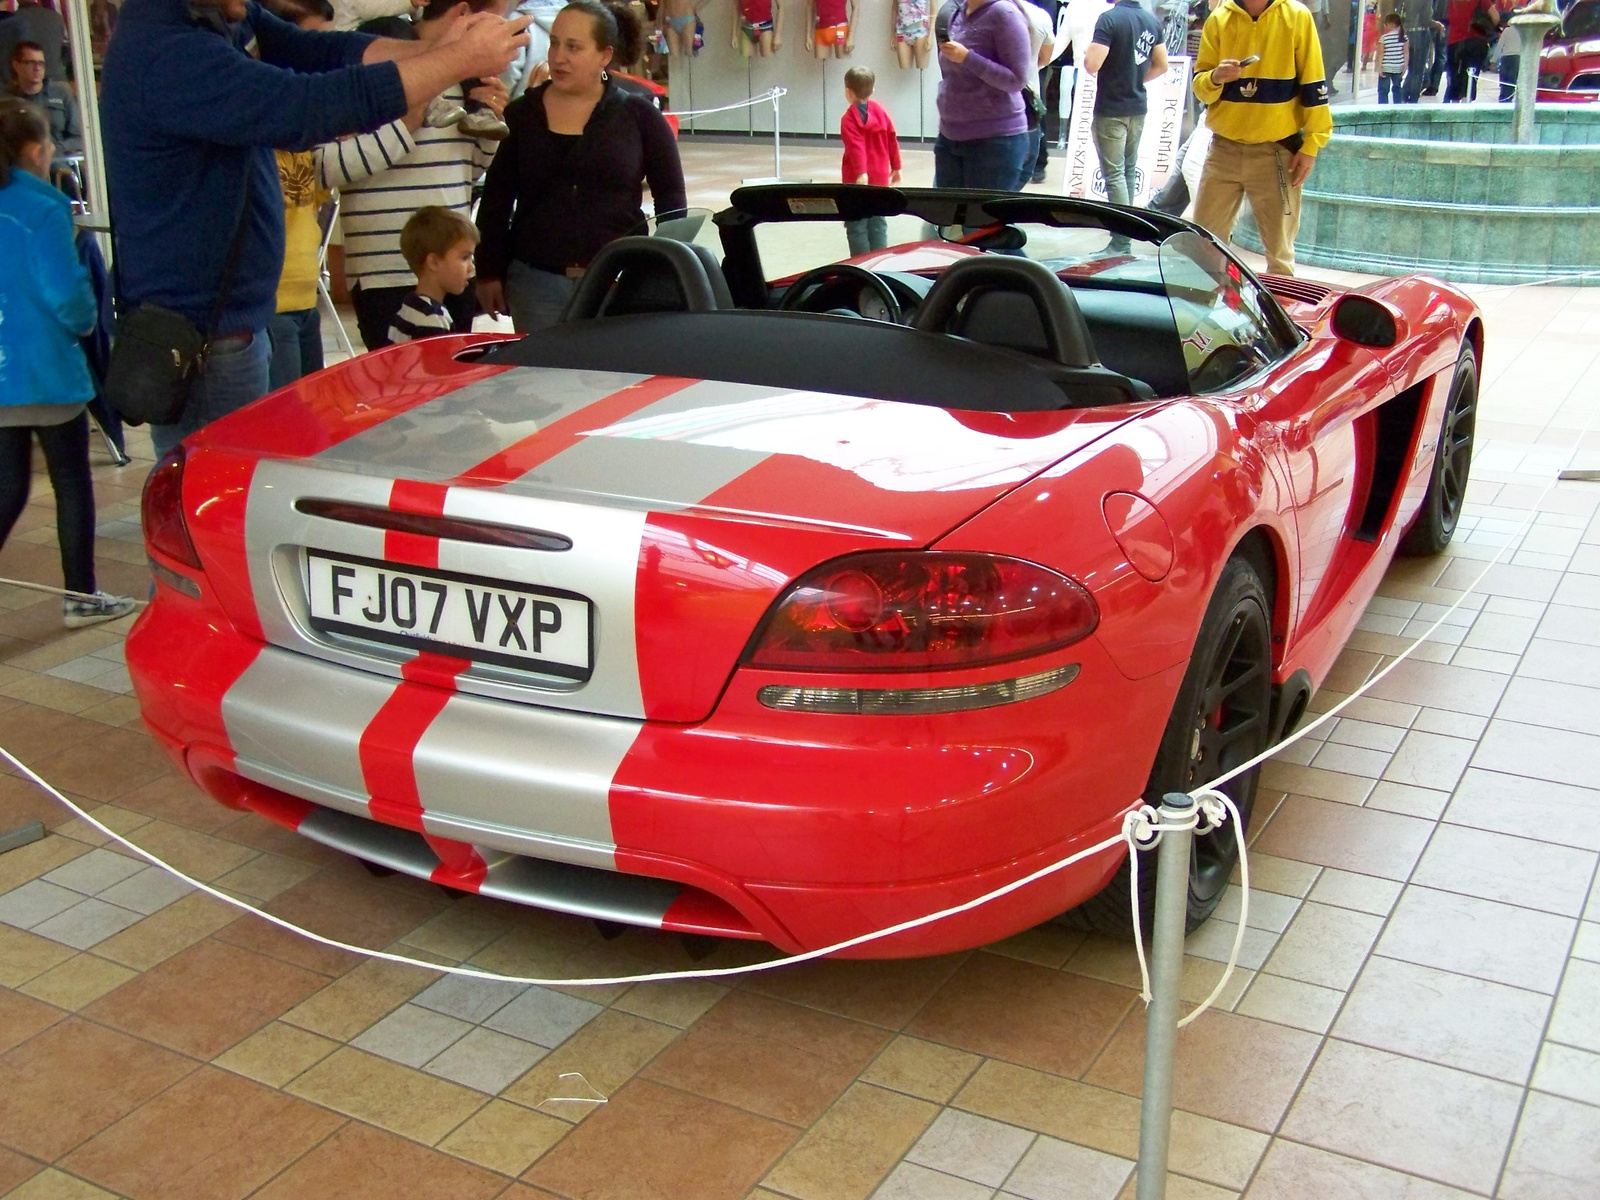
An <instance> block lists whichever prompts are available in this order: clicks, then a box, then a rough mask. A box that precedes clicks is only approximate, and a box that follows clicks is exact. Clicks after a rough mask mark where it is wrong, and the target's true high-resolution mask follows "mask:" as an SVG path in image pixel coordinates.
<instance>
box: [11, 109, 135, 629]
mask: <svg viewBox="0 0 1600 1200" xmlns="http://www.w3.org/2000/svg"><path fill="white" fill-rule="evenodd" d="M54 151H55V147H54V146H52V145H51V144H50V131H49V129H48V127H47V126H46V125H45V123H44V118H43V117H41V116H40V115H39V112H38V110H37V109H35V108H34V107H33V106H32V105H30V104H28V103H26V102H25V101H22V100H17V99H13V98H10V97H7V98H5V99H0V545H3V544H4V543H5V539H6V538H7V537H9V536H10V534H11V529H12V527H13V526H14V525H15V524H16V523H17V518H18V517H20V516H21V515H22V510H23V508H24V507H25V506H26V505H27V503H28V488H29V484H30V482H31V476H32V471H33V463H32V455H33V440H34V438H38V439H39V444H40V446H42V447H43V449H44V461H45V466H46V467H47V468H48V469H49V472H50V483H51V485H52V486H53V487H54V488H55V493H56V533H57V535H58V538H59V540H60V543H61V573H62V575H63V577H64V578H65V581H66V587H67V590H68V591H69V592H74V593H77V595H76V596H75V597H71V598H68V599H66V600H64V601H63V602H62V619H63V620H64V621H65V623H66V625H67V626H68V628H73V629H75V628H78V627H79V626H82V625H93V624H96V623H97V622H100V621H111V620H115V619H116V618H117V617H121V616H125V615H126V614H128V613H130V612H132V611H133V606H134V603H133V601H132V600H130V599H127V598H126V597H122V596H108V595H106V594H105V593H104V592H101V591H99V590H98V589H96V587H95V581H94V487H93V484H92V483H91V481H90V478H89V419H88V417H87V416H86V415H85V414H84V405H85V404H87V403H88V401H89V400H91V399H92V398H93V397H94V384H93V382H92V381H91V380H90V378H89V366H88V363H87V362H85V360H84V357H83V350H82V348H81V347H80V346H79V345H78V339H79V338H80V337H82V336H83V335H84V334H86V333H88V332H89V331H90V330H91V329H93V328H94V324H95V318H96V316H97V312H96V305H95V298H94V293H93V292H92V291H91V290H90V288H89V276H88V274H87V273H86V272H85V271H84V269H83V266H82V265H81V264H80V263H79V261H78V255H77V251H76V250H75V249H74V248H73V240H72V205H71V202H70V201H68V199H67V198H66V197H65V196H63V195H62V194H61V193H60V192H58V191H56V189H55V188H53V187H51V186H50V185H49V184H48V183H46V182H45V180H46V179H47V178H48V176H49V172H50V156H51V155H52V154H53V153H54Z"/></svg>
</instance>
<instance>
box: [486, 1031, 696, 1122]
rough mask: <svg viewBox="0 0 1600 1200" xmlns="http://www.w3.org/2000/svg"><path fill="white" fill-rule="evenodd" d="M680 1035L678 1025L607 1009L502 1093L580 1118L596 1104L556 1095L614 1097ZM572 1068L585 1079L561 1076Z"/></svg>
mask: <svg viewBox="0 0 1600 1200" xmlns="http://www.w3.org/2000/svg"><path fill="white" fill-rule="evenodd" d="M678 1036H679V1033H678V1030H676V1029H673V1028H671V1027H669V1026H666V1025H658V1024H657V1023H656V1022H654V1021H646V1020H644V1019H642V1018H640V1017H634V1016H630V1015H628V1014H627V1013H620V1012H612V1011H606V1012H603V1013H601V1014H600V1015H599V1016H597V1017H596V1018H595V1019H594V1020H592V1021H590V1022H589V1023H588V1024H587V1025H585V1026H584V1027H583V1028H582V1029H580V1030H578V1032H577V1033H575V1034H573V1035H572V1036H571V1037H570V1038H568V1039H567V1040H566V1041H565V1042H563V1043H562V1044H561V1045H560V1046H558V1047H557V1048H556V1049H554V1050H552V1051H551V1052H550V1053H549V1054H547V1055H545V1057H544V1058H542V1059H540V1060H539V1061H538V1062H537V1063H535V1064H534V1066H533V1068H532V1069H531V1070H530V1071H529V1072H528V1073H527V1074H526V1075H524V1076H523V1077H522V1078H521V1079H519V1080H517V1081H516V1082H515V1083H513V1084H512V1085H511V1086H510V1087H508V1088H506V1090H505V1091H504V1092H503V1093H501V1095H502V1097H503V1098H504V1099H506V1100H514V1101H516V1102H517V1103H518V1104H523V1105H526V1106H527V1107H529V1108H536V1109H538V1110H539V1111H540V1112H543V1113H547V1114H548V1115H550V1116H554V1117H560V1118H561V1119H562V1120H564V1121H581V1120H583V1119H584V1118H585V1117H587V1116H589V1115H590V1114H591V1113H592V1112H594V1110H595V1108H596V1107H597V1106H596V1105H594V1104H589V1103H584V1102H580V1101H576V1100H563V1099H556V1100H552V1097H575V1096H576V1097H582V1096H594V1095H598V1096H610V1095H612V1094H614V1093H615V1092H616V1091H617V1090H618V1089H620V1088H621V1087H622V1085H623V1084H625V1083H626V1082H628V1080H630V1079H632V1078H633V1077H634V1076H635V1075H637V1074H638V1073H639V1072H640V1071H641V1070H643V1069H644V1067H645V1066H646V1064H648V1063H649V1062H650V1060H651V1059H653V1058H655V1056H656V1055H657V1054H659V1053H661V1051H662V1050H663V1049H665V1048H666V1046H667V1045H669V1044H670V1043H671V1042H672V1041H673V1040H674V1039H675V1038H677V1037H678ZM573 1072H576V1073H578V1074H581V1075H582V1077H583V1078H582V1079H581V1080H580V1079H562V1078H561V1076H562V1075H564V1074H570V1073H573ZM585 1083H587V1084H588V1087H587V1088H586V1087H585V1086H584V1084H585Z"/></svg>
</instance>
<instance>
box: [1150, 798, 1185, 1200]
mask: <svg viewBox="0 0 1600 1200" xmlns="http://www.w3.org/2000/svg"><path fill="white" fill-rule="evenodd" d="M1194 815H1195V802H1194V797H1193V796H1186V795H1184V794H1183V793H1182V792H1168V793H1167V795H1166V796H1165V797H1163V798H1162V801H1161V807H1160V808H1158V809H1157V810H1156V819H1157V821H1158V822H1159V823H1161V824H1163V825H1169V824H1172V825H1183V824H1187V823H1189V822H1191V821H1192V820H1193V819H1194ZM1193 840H1194V829H1193V827H1192V826H1190V827H1189V828H1186V829H1167V830H1163V831H1162V833H1161V844H1160V850H1159V851H1158V853H1159V856H1160V857H1159V858H1158V859H1157V867H1156V905H1155V909H1156V911H1155V922H1154V928H1153V929H1152V930H1151V937H1150V1009H1149V1012H1148V1013H1147V1014H1146V1017H1145V1044H1144V1103H1143V1105H1142V1107H1141V1108H1140V1112H1139V1187H1138V1200H1165V1197H1166V1194H1167V1142H1168V1138H1169V1137H1170V1135H1171V1133H1172V1059H1173V1054H1174V1052H1175V1051H1176V1050H1177V1046H1178V982H1179V980H1180V979H1181V978H1182V976H1183V935H1184V924H1185V922H1186V919H1187V917H1188V912H1189V849H1190V844H1191V843H1192V842H1193ZM1135 902H1136V903H1137V900H1136V901H1135Z"/></svg>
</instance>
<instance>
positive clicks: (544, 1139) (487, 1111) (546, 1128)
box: [439, 1100, 572, 1175]
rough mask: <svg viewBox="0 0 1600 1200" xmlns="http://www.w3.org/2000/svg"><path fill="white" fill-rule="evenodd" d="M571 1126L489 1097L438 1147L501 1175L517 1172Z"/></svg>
mask: <svg viewBox="0 0 1600 1200" xmlns="http://www.w3.org/2000/svg"><path fill="white" fill-rule="evenodd" d="M571 1129H572V1126H571V1125H568V1124H567V1123H566V1122H565V1121H558V1120H556V1118H555V1117H547V1116H545V1115H544V1114H543V1113H537V1112H534V1111H533V1110H532V1109H531V1108H523V1107H522V1106H521V1105H520V1104H508V1103H506V1102H505V1101H504V1100H491V1101H489V1103H488V1104H486V1105H484V1106H483V1107H482V1108H480V1109H479V1110H478V1111H477V1112H475V1113H473V1114H472V1116H470V1117H468V1118H467V1119H466V1120H465V1121H463V1122H462V1123H461V1125H460V1126H459V1127H457V1129H456V1130H455V1131H454V1132H453V1133H451V1134H450V1135H449V1136H448V1137H446V1138H445V1139H444V1140H443V1141H442V1142H440V1143H439V1149H440V1150H443V1151H444V1152H445V1153H446V1154H454V1155H455V1156H456V1157H457V1158H464V1159H466V1160H467V1161H468V1162H472V1163H477V1164H478V1165H479V1166H480V1167H488V1168H489V1169H490V1170H491V1171H499V1172H500V1173H501V1174H502V1175H520V1174H522V1172H524V1171H526V1170H527V1169H528V1168H529V1167H530V1166H532V1165H533V1163H534V1162H535V1160H537V1159H538V1157H539V1156H540V1155H541V1154H543V1153H544V1152H545V1151H546V1150H548V1149H550V1147H551V1146H554V1145H555V1144H556V1143H557V1142H559V1141H560V1140H561V1139H562V1138H563V1137H564V1136H565V1135H566V1134H567V1133H568V1132H570V1131H571Z"/></svg>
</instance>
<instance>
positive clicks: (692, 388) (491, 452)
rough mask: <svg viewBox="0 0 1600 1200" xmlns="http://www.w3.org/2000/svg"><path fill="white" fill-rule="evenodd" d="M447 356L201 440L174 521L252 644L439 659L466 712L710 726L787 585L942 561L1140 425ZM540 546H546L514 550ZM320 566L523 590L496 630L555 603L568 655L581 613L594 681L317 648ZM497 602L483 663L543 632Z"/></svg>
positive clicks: (281, 407)
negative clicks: (516, 706) (466, 700)
mask: <svg viewBox="0 0 1600 1200" xmlns="http://www.w3.org/2000/svg"><path fill="white" fill-rule="evenodd" d="M438 341H443V339H438ZM457 348H458V347H457ZM442 350H443V347H439V346H432V347H430V346H428V345H427V344H424V345H423V346H421V347H400V348H396V349H394V350H391V351H386V352H384V353H381V354H379V355H369V356H367V357H366V358H363V359H358V360H355V361H353V362H351V363H349V364H347V365H345V366H343V367H340V368H336V369H335V370H333V371H329V372H325V373H323V374H322V375H319V376H316V377H314V378H313V379H311V380H309V381H307V383H306V384H304V385H302V386H300V387H296V388H291V389H288V390H286V391H284V392H280V393H278V394H276V395H274V396H272V397H269V398H268V399H266V400H264V401H262V402H260V403H259V404H257V405H253V406H251V407H250V408H249V409H246V410H245V411H244V412H242V413H240V414H237V415H236V416H235V417H232V418H228V419H225V420H223V421H220V422H217V423H216V424H215V425H213V426H211V427H209V428H208V429H207V430H205V431H203V432H202V433H201V434H200V435H199V436H198V437H197V438H196V439H195V440H194V441H193V443H192V450H191V457H190V467H189V470H188V471H187V472H186V476H185V508H186V511H187V515H188V518H189V521H190V527H191V533H192V535H193V536H194V538H195V542H196V545H197V547H198V548H199V551H200V554H201V558H202V561H203V562H204V563H205V564H206V567H207V572H208V576H209V578H210V580H211V582H212V585H213V586H214V588H215V590H216V592H217V594H218V598H219V600H220V602H221V603H222V604H223V606H224V608H225V609H226V610H227V612H228V614H229V616H230V618H232V619H233V620H234V621H235V623H236V624H238V625H239V626H240V628H241V629H244V630H245V631H246V632H251V633H254V634H255V635H256V636H259V637H261V638H262V639H263V640H266V641H269V642H272V643H274V644H277V645H281V646H284V647H286V648H289V649H293V650H297V651H300V652H302V653H307V654H312V655H316V656H318V657H321V658H324V659H329V660H333V661H339V662H344V663H346V664H347V665H350V666H353V667H357V668H360V669H363V670H369V671H377V672H380V673H386V674H393V675H396V676H398V675H399V674H400V672H401V668H402V667H403V666H405V665H406V664H407V663H408V661H410V660H411V659H413V658H414V657H415V656H416V655H417V653H418V650H419V649H432V650H433V651H435V656H436V657H439V658H442V660H443V661H444V663H445V669H446V674H447V675H448V674H449V673H451V672H454V683H455V686H456V687H458V688H459V689H460V690H462V691H469V692H475V693H479V694H485V695H493V696H500V697H502V698H505V699H511V700H516V701H520V702H524V703H537V704H543V705H548V706H553V707H558V708H565V709H573V710H578V711H586V712H593V713H600V714H606V715H611V716H622V717H648V718H651V719H657V720H669V721H693V720H698V719H701V718H703V717H705V716H707V715H708V714H709V713H710V711H711V709H712V707H713V705H714V704H715V702H716V699H717V697H718V695H720V693H721V690H722V688H723V687H724V685H725V684H726V682H727V679H728V678H729V675H730V674H731V672H732V670H733V668H734V667H735V665H736V664H737V661H738V657H739V654H740V652H741V651H742V650H743V648H744V646H745V644H746V643H747V641H748V640H749V637H750V635H751V634H752V632H753V631H754V629H755V627H756V625H757V623H758V622H759V621H760V619H761V616H762V615H763V614H764V613H765V612H766V610H767V608H768V606H769V605H770V604H771V603H772V601H773V599H774V598H775V597H776V596H777V595H778V594H779V593H780V592H781V591H782V590H783V589H784V587H785V586H786V584H787V583H788V582H789V581H790V580H792V579H793V578H794V577H795V576H797V575H799V574H801V573H803V572H804V571H806V570H808V569H810V568H811V567H813V566H815V565H816V564H817V563H819V562H822V561H824V560H826V559H829V558H832V557H835V556H838V555H841V554H846V553H850V552H852V551H857V550H869V549H884V548H893V547H905V546H924V545H928V544H930V543H932V542H934V541H935V540H937V539H938V538H939V537H940V536H941V535H943V534H944V533H945V532H946V531H948V530H950V529H951V528H953V527H955V526H956V525H958V524H960V523H962V522H963V521H965V520H967V519H969V518H970V517H971V516H973V515H974V514H975V513H977V512H978V511H979V510H981V509H982V508H984V507H985V506H987V505H989V504H991V503H993V502H994V501H995V500H996V499H997V498H999V497H1000V496H1002V495H1004V494H1005V493H1006V492H1008V491H1010V490H1011V489H1012V488H1014V487H1016V486H1017V485H1018V484H1020V483H1022V482H1023V481H1024V480H1026V479H1028V478H1030V477H1031V476H1033V475H1034V474H1036V473H1037V472H1039V471H1041V470H1043V469H1044V468H1046V467H1048V466H1049V465H1050V464H1052V463H1054V462H1056V461H1058V460H1059V459H1061V458H1063V457H1065V456H1066V455H1068V454H1071V453H1073V452H1074V451H1076V450H1078V449H1081V448H1082V447H1083V446H1085V445H1087V444H1088V443H1089V442H1091V441H1093V440H1095V439H1096V438H1098V437H1100V436H1102V435H1103V434H1104V433H1105V432H1107V431H1108V430H1109V429H1111V428H1114V427H1115V426H1116V425H1117V424H1120V423H1121V422H1122V421H1124V420H1126V419H1128V417H1129V415H1130V414H1129V412H1128V411H1127V410H1124V409H1101V410H1073V411H1063V412H1050V413H1024V414H996V413H983V412H953V411H948V410H944V409H940V408H933V407H928V406H923V405H917V404H908V403H895V402H887V401H881V400H862V399H856V398H852V397H848V396H838V395H828V394H820V393H808V392H793V391H785V390H783V389H777V388H771V387H762V386H752V385H744V384H730V383H721V382H716V381H698V380H687V379H677V378H668V377H662V376H640V375H624V374H619V373H612V372H597V371H578V370H565V369H555V368H539V367H513V368H509V369H508V368H500V367H480V366H475V365H471V364H462V363H457V362H455V361H454V359H453V358H451V357H449V355H448V354H445V353H441V351H442ZM219 493H220V494H219ZM507 530H509V531H512V534H513V536H510V537H509V539H508V537H507V536H505V531H507ZM529 531H533V536H532V539H531V540H532V543H533V544H505V543H506V541H507V540H510V541H513V542H515V541H518V540H519V537H518V536H515V535H526V534H528V533H529ZM520 540H521V541H523V542H527V541H529V539H528V538H527V537H521V538H520ZM319 558H321V559H323V560H326V561H324V562H322V563H321V565H320V566H319V565H318V564H317V563H316V562H314V561H313V560H316V559H319ZM327 562H337V563H340V564H345V563H348V564H352V566H351V567H350V569H351V570H356V571H360V572H362V574H361V575H360V577H359V579H357V577H355V576H348V575H346V576H343V577H341V578H342V579H343V583H342V584H340V586H348V587H357V588H359V587H360V586H362V582H361V581H363V580H364V581H366V583H367V584H368V585H372V581H373V580H375V579H378V578H379V576H378V575H377V573H378V572H384V575H383V576H382V578H383V579H386V580H387V581H388V584H389V585H390V586H391V588H392V587H393V586H405V587H409V585H401V584H398V583H397V582H396V577H397V575H404V576H406V577H407V578H409V579H411V580H412V581H413V583H415V585H416V586H418V587H421V586H422V585H423V584H425V583H429V582H430V581H433V580H435V579H436V578H437V580H439V581H440V582H438V583H437V586H438V587H456V588H458V589H465V588H474V589H475V591H474V592H473V595H472V596H471V597H468V598H467V604H468V606H469V607H468V608H467V609H466V610H464V611H466V612H469V613H470V614H471V615H472V616H473V618H474V619H476V618H477V617H478V616H479V615H480V614H481V609H479V608H477V607H472V606H473V605H475V604H478V603H480V602H481V603H482V604H485V605H487V604H488V603H489V600H488V599H487V597H488V595H489V593H490V591H491V590H493V589H494V585H496V584H500V585H511V588H510V589H507V588H504V587H502V588H501V589H500V592H504V593H505V596H506V604H507V609H506V611H507V612H509V611H510V608H511V607H513V606H514V604H515V601H516V600H517V599H518V596H519V595H520V592H518V591H517V590H516V589H521V590H522V591H526V592H527V593H529V596H528V598H529V600H530V603H531V604H532V605H533V606H534V607H533V609H531V610H529V611H530V613H536V612H537V611H539V609H538V605H539V604H540V603H541V602H542V601H541V597H542V596H543V597H546V598H553V599H550V601H549V602H550V604H551V605H554V606H556V607H561V606H562V605H566V607H565V608H563V612H564V614H565V615H564V617H558V616H555V615H551V614H549V611H548V609H546V610H544V611H546V614H547V615H546V618H545V619H546V620H547V621H558V620H564V621H565V625H564V628H565V629H566V630H567V633H569V634H574V631H578V630H579V629H580V626H581V625H582V622H583V617H582V613H581V611H580V609H581V607H582V606H583V605H587V606H588V613H589V616H588V622H589V626H588V630H587V632H588V636H589V656H588V666H587V668H586V669H579V670H573V669H566V668H561V667H549V668H548V669H547V668H546V666H540V665H539V664H538V663H535V662H533V661H532V660H527V659H517V658H516V657H515V654H516V652H517V648H518V647H517V643H516V642H511V643H502V645H506V646H507V648H508V649H509V651H510V654H509V655H501V656H500V661H487V660H485V657H484V654H482V653H479V652H478V650H479V649H482V648H481V647H480V648H477V649H472V650H462V649H460V647H459V645H456V646H455V647H454V648H452V646H449V645H442V644H440V645H435V644H434V643H433V642H431V641H422V640H419V638H418V636H417V635H414V634H408V635H404V636H401V635H400V634H399V633H398V632H397V631H396V630H394V629H393V628H390V629H389V631H388V633H387V634H385V635H384V636H382V637H380V636H379V635H378V634H371V635H370V636H367V635H364V634H363V633H362V632H361V631H359V630H357V631H355V632H352V630H351V629H349V628H339V629H329V628H326V627H325V625H326V619H327V617H328V609H327V604H328V599H327V597H323V598H322V599H321V600H320V601H319V600H317V599H316V596H315V595H314V594H313V591H312V589H314V588H318V587H321V588H324V589H326V588H327V587H329V586H330V585H329V583H328V569H329V568H328V566H327ZM352 579H356V582H354V583H352V582H351V580H352ZM373 586H376V585H373ZM500 592H496V594H495V599H496V601H497V604H496V607H495V614H496V616H495V621H494V622H492V623H491V628H490V629H489V634H490V638H489V641H490V642H492V641H494V640H495V639H494V638H493V636H492V635H493V632H494V626H501V628H502V634H503V636H506V637H516V638H517V640H518V641H521V640H523V638H524V637H531V636H533V634H534V631H533V630H532V629H530V628H529V625H528V624H527V623H526V622H527V621H534V622H536V621H537V619H538V618H537V617H536V616H532V615H530V616H528V617H527V618H525V619H524V624H523V625H522V626H521V634H520V635H518V634H505V633H504V628H503V625H502V621H501V617H500V615H499V614H500V608H499V606H498V601H499V597H500ZM318 594H320V593H318ZM562 597H565V598H566V599H561V598H562ZM369 599H370V597H369ZM345 603H347V604H348V603H350V601H349V600H348V598H347V599H346V600H345ZM440 603H441V604H442V603H444V601H440ZM449 603H450V604H452V605H454V604H457V603H458V601H457V600H456V599H455V598H454V597H453V596H452V597H451V598H450V599H449ZM319 604H320V605H321V613H322V616H321V618H320V619H322V620H323V625H319V624H318V621H319V617H318V612H317V606H318V605H319ZM572 605H578V606H579V608H573V607H571V606H572ZM373 607H374V604H372V603H368V604H366V605H365V611H367V612H368V614H369V615H370V613H371V610H372V608H373ZM378 607H380V608H381V607H382V605H378ZM393 615H394V617H395V618H396V619H398V618H399V617H400V616H401V615H403V614H402V610H401V608H400V607H399V606H398V605H397V607H396V609H395V612H394V614H393ZM412 615H413V617H414V616H415V613H414V612H413V613H412ZM357 624H360V622H359V621H358V622H357ZM456 624H457V625H458V626H459V629H458V632H459V630H460V629H466V628H468V625H466V624H462V623H461V622H459V621H458V622H457V623H456ZM441 628H442V629H443V630H444V631H445V633H447V634H448V632H449V630H450V628H451V621H450V619H448V617H447V619H446V620H445V621H444V622H443V623H442V625H441ZM551 638H552V643H553V641H554V635H551ZM459 640H460V639H459V638H458V643H459ZM469 640H470V639H469ZM485 645H486V646H487V643H486V644H485ZM498 649H499V647H497V646H488V651H497V650H498ZM568 649H569V651H570V652H571V654H575V655H579V656H580V657H581V647H577V643H576V642H573V643H572V645H571V646H569V647H568ZM491 657H492V655H491ZM571 665H572V663H571V661H569V662H568V667H569V668H570V667H571ZM409 669H410V670H411V673H412V674H413V675H415V674H416V673H417V672H416V668H415V667H412V668H409ZM424 673H425V672H424Z"/></svg>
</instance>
